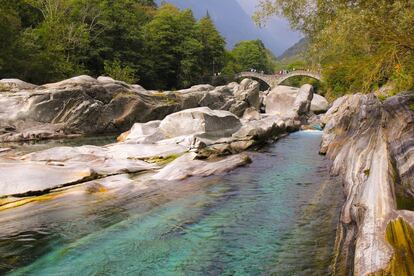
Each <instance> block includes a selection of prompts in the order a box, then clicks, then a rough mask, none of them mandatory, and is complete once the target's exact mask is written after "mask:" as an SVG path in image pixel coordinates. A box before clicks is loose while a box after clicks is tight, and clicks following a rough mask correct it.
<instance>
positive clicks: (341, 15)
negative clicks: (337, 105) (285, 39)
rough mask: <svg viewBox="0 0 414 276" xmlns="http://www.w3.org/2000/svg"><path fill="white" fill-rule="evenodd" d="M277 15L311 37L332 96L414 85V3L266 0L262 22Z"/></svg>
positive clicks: (313, 53) (396, 0)
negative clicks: (272, 15) (285, 18)
mask: <svg viewBox="0 0 414 276" xmlns="http://www.w3.org/2000/svg"><path fill="white" fill-rule="evenodd" d="M274 13H282V14H283V15H285V16H286V17H287V18H288V19H289V20H290V22H291V24H292V25H293V26H294V27H295V28H297V29H298V30H301V31H302V32H304V33H305V34H306V35H307V36H308V37H309V39H310V44H311V48H310V57H311V58H312V62H313V64H314V65H315V66H319V65H321V66H322V67H323V68H324V76H325V78H326V82H327V84H328V89H329V93H331V94H332V96H334V97H337V96H340V95H343V94H344V93H354V92H371V91H375V90H376V89H377V88H378V87H381V86H383V85H385V84H392V85H393V86H394V87H395V90H396V91H398V90H402V89H410V88H412V87H413V86H414V79H413V76H414V28H413V26H414V2H413V1H404V0H392V1H390V0H352V1H349V0H332V1H316V2H315V1H311V0H262V1H261V10H260V11H259V13H257V14H256V19H257V20H258V21H261V20H262V19H263V18H266V17H267V16H269V15H271V14H274Z"/></svg>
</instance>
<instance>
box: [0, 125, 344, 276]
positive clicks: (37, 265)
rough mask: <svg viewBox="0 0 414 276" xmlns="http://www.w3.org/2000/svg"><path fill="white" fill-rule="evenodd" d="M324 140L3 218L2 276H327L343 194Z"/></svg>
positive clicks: (287, 142) (291, 140)
mask: <svg viewBox="0 0 414 276" xmlns="http://www.w3.org/2000/svg"><path fill="white" fill-rule="evenodd" d="M320 139H321V138H320V134H319V133H305V132H299V133H295V134H292V135H290V136H289V137H286V138H284V139H282V140H280V141H279V142H278V143H276V144H275V145H271V146H269V147H267V148H265V149H264V150H263V151H261V152H259V153H252V159H253V163H252V164H251V165H249V166H248V167H245V168H240V169H237V170H236V171H234V172H233V173H231V174H229V175H226V176H223V177H210V178H204V179H189V180H188V181H185V182H182V183H174V184H170V185H160V186H159V187H157V188H154V189H152V190H150V191H146V192H145V193H142V192H141V193H138V192H137V193H125V195H123V196H118V197H117V198H109V199H107V200H99V201H94V200H92V199H91V198H85V197H84V198H78V199H76V200H71V202H54V201H53V200H52V201H47V202H42V203H37V204H36V205H32V206H27V207H22V208H17V209H15V210H10V211H6V212H3V213H0V225H1V226H0V227H1V229H2V230H4V231H0V232H1V233H0V260H1V261H0V273H1V272H2V271H3V272H6V271H8V272H9V273H10V274H16V275H27V274H29V275H30V274H33V275H76V274H77V275H95V274H104V275H114V274H117V275H128V274H129V275H137V274H144V275H177V274H179V275H181V274H207V273H208V274H212V275H218V274H224V275H246V274H249V275H258V274H275V275H293V274H294V275H324V274H326V273H327V272H328V267H329V264H330V261H331V254H332V248H333V243H334V239H335V227H336V222H337V216H338V212H339V210H338V208H339V206H340V205H341V202H342V192H341V187H340V186H341V185H340V184H339V183H338V182H337V181H335V179H332V178H329V176H328V172H327V162H326V160H325V159H324V157H322V156H319V155H318V149H319V144H320ZM28 208H31V210H32V212H27V209H28Z"/></svg>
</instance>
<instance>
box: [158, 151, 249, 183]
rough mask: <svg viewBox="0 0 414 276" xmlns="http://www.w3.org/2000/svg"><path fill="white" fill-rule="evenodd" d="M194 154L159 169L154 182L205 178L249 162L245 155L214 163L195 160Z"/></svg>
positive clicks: (188, 154) (184, 156) (233, 156)
mask: <svg viewBox="0 0 414 276" xmlns="http://www.w3.org/2000/svg"><path fill="white" fill-rule="evenodd" d="M196 157H197V154H196V153H187V154H185V155H183V156H181V157H180V158H178V159H176V160H175V161H173V162H171V163H170V164H168V165H167V166H166V167H164V168H163V169H161V170H160V171H159V172H158V173H157V174H155V175H154V176H153V177H152V178H153V179H155V180H169V181H173V180H183V179H185V178H188V177H191V176H198V177H206V176H210V175H217V174H223V173H226V172H229V171H231V170H233V169H235V168H237V167H240V166H244V165H247V164H249V163H250V162H251V160H250V158H249V157H248V156H247V155H245V154H238V155H232V156H229V157H226V158H223V159H218V160H214V161H205V160H197V159H196Z"/></svg>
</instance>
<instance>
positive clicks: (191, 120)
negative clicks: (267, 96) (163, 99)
mask: <svg viewBox="0 0 414 276" xmlns="http://www.w3.org/2000/svg"><path fill="white" fill-rule="evenodd" d="M240 127H241V123H240V120H239V119H238V118H237V117H236V116H235V115H233V114H232V113H230V112H228V111H223V110H211V109H209V108H207V107H200V108H194V109H188V110H184V111H180V112H177V113H174V114H171V115H169V116H167V117H166V118H165V119H164V120H162V122H161V124H160V130H161V131H162V133H163V134H164V135H165V137H166V138H172V137H177V136H183V135H193V134H197V135H199V136H205V137H209V136H211V137H226V136H230V135H232V134H233V133H234V132H236V131H237V130H238V129H240Z"/></svg>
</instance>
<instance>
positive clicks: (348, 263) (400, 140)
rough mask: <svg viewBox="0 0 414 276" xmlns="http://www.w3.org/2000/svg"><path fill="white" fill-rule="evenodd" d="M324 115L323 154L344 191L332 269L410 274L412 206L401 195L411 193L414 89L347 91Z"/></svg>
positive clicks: (346, 272)
mask: <svg viewBox="0 0 414 276" xmlns="http://www.w3.org/2000/svg"><path fill="white" fill-rule="evenodd" d="M324 122H325V123H326V127H325V132H324V135H323V143H322V146H321V153H326V154H327V156H328V157H329V158H331V159H332V160H333V166H332V172H333V173H334V174H340V175H341V176H342V177H343V184H344V191H345V195H346V202H345V205H344V206H343V209H342V212H341V217H340V224H339V228H338V239H337V255H336V259H335V264H334V273H335V274H338V275H349V274H352V273H353V274H354V275H371V274H375V275H413V274H414V266H413V261H412V260H413V259H414V253H413V252H414V250H413V249H414V238H413V236H412V233H413V230H412V229H414V212H413V211H409V210H399V206H398V199H399V198H400V197H401V196H404V197H410V198H411V200H412V201H413V200H414V197H413V191H414V190H413V186H414V94H413V93H406V94H401V95H398V96H394V97H391V98H389V99H387V100H386V101H385V102H383V103H382V102H381V101H380V100H379V99H377V98H376V97H375V95H373V94H370V95H362V94H356V95H349V96H344V97H342V98H340V99H338V100H336V101H335V102H334V104H333V106H332V108H331V109H330V110H329V111H328V113H327V114H326V115H325V116H324Z"/></svg>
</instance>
